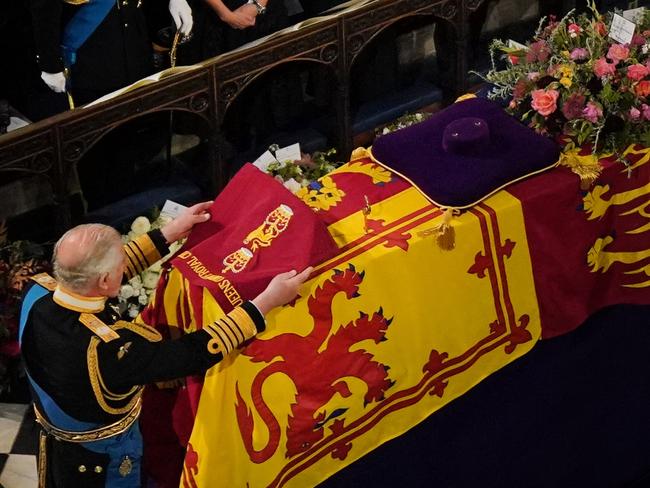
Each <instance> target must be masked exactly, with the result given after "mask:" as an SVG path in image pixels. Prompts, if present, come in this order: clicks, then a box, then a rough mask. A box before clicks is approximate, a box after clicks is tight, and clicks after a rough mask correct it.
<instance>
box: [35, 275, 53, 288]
mask: <svg viewBox="0 0 650 488" xmlns="http://www.w3.org/2000/svg"><path fill="white" fill-rule="evenodd" d="M31 280H33V281H35V282H36V283H38V284H39V285H41V286H42V287H43V288H45V289H46V290H49V291H54V290H56V285H57V283H56V280H55V279H54V278H52V277H51V276H50V275H49V274H47V273H38V274H35V275H34V276H32V277H31Z"/></svg>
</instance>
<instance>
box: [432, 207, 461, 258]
mask: <svg viewBox="0 0 650 488" xmlns="http://www.w3.org/2000/svg"><path fill="white" fill-rule="evenodd" d="M453 216H454V210H453V209H451V208H448V209H447V210H445V213H443V214H442V222H441V223H440V224H439V225H438V226H436V228H435V236H436V244H438V247H439V248H440V249H442V250H443V251H451V250H452V249H453V248H454V247H456V231H455V230H454V227H453V226H452V225H451V219H452V218H453Z"/></svg>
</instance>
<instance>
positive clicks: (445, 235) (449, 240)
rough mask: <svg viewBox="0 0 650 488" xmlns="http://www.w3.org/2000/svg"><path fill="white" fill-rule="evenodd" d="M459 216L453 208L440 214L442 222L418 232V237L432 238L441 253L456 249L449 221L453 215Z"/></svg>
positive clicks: (454, 235)
mask: <svg viewBox="0 0 650 488" xmlns="http://www.w3.org/2000/svg"><path fill="white" fill-rule="evenodd" d="M458 214H460V211H459V210H457V209H454V208H448V209H446V210H445V211H444V213H443V214H442V222H441V223H439V224H438V225H436V226H435V227H433V228H432V229H426V230H423V231H420V232H418V235H419V236H420V237H427V236H434V237H435V239H436V244H437V245H438V247H439V248H440V249H442V250H443V251H451V250H452V249H453V248H454V247H456V230H455V229H454V227H453V226H452V225H451V219H453V217H454V215H458Z"/></svg>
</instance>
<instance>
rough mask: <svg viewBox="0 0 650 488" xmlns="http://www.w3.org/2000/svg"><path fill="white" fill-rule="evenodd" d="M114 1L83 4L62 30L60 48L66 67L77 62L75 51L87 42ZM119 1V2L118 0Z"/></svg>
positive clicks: (92, 1)
mask: <svg viewBox="0 0 650 488" xmlns="http://www.w3.org/2000/svg"><path fill="white" fill-rule="evenodd" d="M115 1H116V0H90V1H89V2H88V3H85V4H83V5H82V6H81V7H79V9H78V10H77V12H76V13H75V14H74V16H73V17H72V18H71V19H70V21H69V22H68V23H67V25H66V26H65V29H64V30H63V36H62V37H63V39H62V41H61V48H62V50H63V62H64V64H65V65H66V66H67V67H70V66H72V65H73V64H74V63H75V62H76V61H77V50H78V49H79V48H80V47H81V46H82V45H83V43H84V42H86V41H87V40H88V38H89V37H90V36H91V34H92V33H93V32H95V29H97V27H98V26H99V24H101V23H102V21H103V20H104V19H105V18H106V16H107V15H108V13H109V12H110V11H111V9H112V8H113V5H115ZM118 1H119V0H118Z"/></svg>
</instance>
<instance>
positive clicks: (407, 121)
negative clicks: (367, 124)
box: [375, 112, 431, 137]
mask: <svg viewBox="0 0 650 488" xmlns="http://www.w3.org/2000/svg"><path fill="white" fill-rule="evenodd" d="M429 117H431V114H430V113H429V112H416V113H414V114H410V113H407V114H404V115H402V116H401V117H399V118H397V119H395V120H394V121H392V122H391V123H390V124H387V125H385V126H384V127H381V128H379V129H377V130H376V131H375V137H381V136H385V135H386V134H390V133H391V132H395V131H396V130H399V129H404V128H405V127H409V126H411V125H413V124H419V123H420V122H424V121H425V120H427V119H428V118H429Z"/></svg>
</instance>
